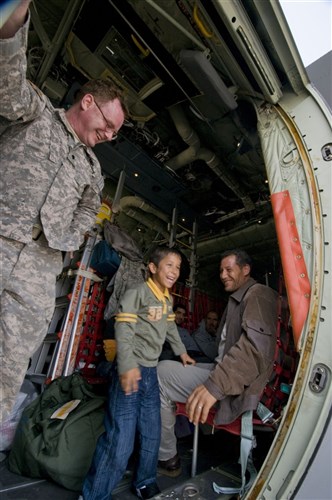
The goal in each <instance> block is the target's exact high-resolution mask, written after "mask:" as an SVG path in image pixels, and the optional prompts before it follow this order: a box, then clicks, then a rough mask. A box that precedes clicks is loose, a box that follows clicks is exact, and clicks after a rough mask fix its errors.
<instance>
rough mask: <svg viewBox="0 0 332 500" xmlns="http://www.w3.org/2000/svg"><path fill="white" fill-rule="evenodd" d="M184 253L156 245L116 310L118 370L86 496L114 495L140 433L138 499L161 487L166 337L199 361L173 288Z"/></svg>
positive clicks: (88, 499) (104, 498)
mask: <svg viewBox="0 0 332 500" xmlns="http://www.w3.org/2000/svg"><path fill="white" fill-rule="evenodd" d="M180 267H181V255H180V253H179V252H178V251H177V250H175V249H172V248H168V247H157V248H156V249H155V250H154V251H153V253H152V254H151V256H150V259H149V264H148V269H149V274H150V277H149V278H148V280H147V281H146V282H145V283H142V284H141V285H138V286H137V287H135V288H132V289H130V290H127V291H126V293H125V294H124V296H123V298H122V299H121V301H120V305H119V312H118V314H117V315H116V323H115V336H116V341H117V360H116V362H117V373H114V376H113V377H112V383H111V386H110V390H109V399H108V405H107V413H106V416H105V422H104V424H105V433H104V434H103V435H102V436H101V437H100V438H99V440H98V443H97V447H96V450H95V454H94V457H93V461H92V465H91V467H90V470H89V472H88V475H87V477H86V479H85V481H84V485H83V497H84V500H110V499H111V498H112V496H111V494H112V491H113V490H114V488H115V487H116V485H117V483H118V482H119V481H120V480H121V478H122V477H123V475H124V473H125V471H126V467H127V463H128V460H129V458H130V455H131V454H132V452H133V449H134V442H135V435H136V432H137V433H138V435H139V444H140V446H139V457H138V466H137V470H136V473H135V476H134V480H133V487H134V491H135V493H136V495H137V496H138V498H143V499H148V498H152V497H153V496H154V495H156V494H157V493H159V492H160V490H159V488H158V485H157V483H156V475H157V462H158V451H159V443H160V398H159V386H158V379H157V370H156V366H157V363H158V358H159V356H160V353H161V349H162V346H163V344H164V342H165V340H167V341H168V342H169V344H170V345H171V347H172V349H173V351H174V354H175V355H177V356H180V358H181V360H182V363H183V364H184V365H186V364H188V363H189V364H195V361H194V360H193V359H192V358H190V356H188V354H187V353H186V349H185V347H184V345H183V343H182V341H181V339H180V336H179V333H178V330H177V327H176V324H175V322H174V317H175V315H174V312H173V303H172V298H171V296H170V294H169V289H171V288H172V287H173V285H174V284H175V282H176V280H177V279H178V277H179V274H180Z"/></svg>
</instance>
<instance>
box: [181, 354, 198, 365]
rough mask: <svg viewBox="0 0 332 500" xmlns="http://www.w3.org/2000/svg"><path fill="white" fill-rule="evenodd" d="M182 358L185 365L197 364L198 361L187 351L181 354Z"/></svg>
mask: <svg viewBox="0 0 332 500" xmlns="http://www.w3.org/2000/svg"><path fill="white" fill-rule="evenodd" d="M180 358H181V361H182V363H183V365H184V366H187V365H195V364H196V361H195V360H194V359H193V358H191V357H190V356H189V354H187V353H186V352H185V353H184V354H181V355H180Z"/></svg>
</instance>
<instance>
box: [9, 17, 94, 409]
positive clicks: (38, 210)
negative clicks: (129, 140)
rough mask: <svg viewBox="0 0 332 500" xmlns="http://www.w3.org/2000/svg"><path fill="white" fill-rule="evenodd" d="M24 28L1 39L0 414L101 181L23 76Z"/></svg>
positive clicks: (89, 220) (44, 321)
mask: <svg viewBox="0 0 332 500" xmlns="http://www.w3.org/2000/svg"><path fill="white" fill-rule="evenodd" d="M27 32H28V22H27V23H26V24H25V25H24V27H22V28H21V29H20V30H19V31H18V32H17V33H16V35H15V36H14V37H13V38H10V39H6V40H0V65H1V72H0V115H1V117H0V132H1V136H0V148H1V149H0V151H1V168H2V175H1V180H0V182H1V184H0V193H1V201H0V204H1V225H0V236H1V242H0V243H1V256H0V258H1V262H2V269H1V304H0V305H1V323H0V332H1V344H2V345H1V360H0V361H1V374H0V375H1V377H0V378H1V392H0V398H1V401H0V402H1V407H2V411H3V419H5V418H6V416H8V412H9V411H10V409H11V407H12V405H13V403H14V401H15V396H16V395H17V393H18V391H19V388H20V385H21V383H22V382H23V378H24V374H25V371H26V369H27V364H28V359H29V357H30V356H31V354H33V352H34V351H35V350H36V349H37V348H38V347H39V345H40V343H41V342H42V340H43V338H44V336H45V335H46V333H47V326H48V323H49V321H50V319H51V315H52V311H53V309H54V298H55V297H54V295H55V279H56V275H57V274H58V273H59V272H60V271H61V266H62V264H61V263H62V259H61V251H74V250H77V249H78V248H79V246H80V245H81V244H82V242H83V239H84V233H85V232H86V231H87V230H88V229H89V228H90V227H91V226H92V225H93V224H94V221H95V216H96V213H97V211H98V209H99V207H100V192H101V190H102V187H103V178H102V176H101V171H100V165H99V162H98V160H97V158H96V157H95V155H94V153H93V152H92V150H91V149H90V148H88V147H87V146H85V145H84V144H82V143H81V142H80V140H79V139H78V137H77V136H76V134H75V132H74V131H73V130H72V128H71V127H70V125H69V123H68V122H67V120H66V117H65V113H64V111H63V110H60V109H54V108H53V106H52V104H51V103H50V101H49V100H48V99H47V97H46V96H45V95H44V94H43V93H42V92H40V90H38V89H37V88H36V87H35V86H34V85H33V84H31V83H30V82H28V81H27V80H26V78H25V74H26V56H25V52H26V44H27ZM36 227H39V228H41V230H42V234H41V235H38V229H37V230H36ZM33 228H35V229H33ZM33 231H34V232H33ZM33 235H34V237H36V236H38V239H37V240H36V241H34V240H33Z"/></svg>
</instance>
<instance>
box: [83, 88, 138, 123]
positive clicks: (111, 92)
mask: <svg viewBox="0 0 332 500" xmlns="http://www.w3.org/2000/svg"><path fill="white" fill-rule="evenodd" d="M86 94H92V95H93V96H94V97H95V98H97V99H98V100H99V101H100V102H107V101H114V99H119V101H120V104H121V108H122V111H123V113H124V115H125V118H127V117H128V107H127V103H126V101H125V98H124V94H123V92H122V90H121V89H120V88H119V87H117V86H116V85H114V83H112V82H110V81H108V80H102V79H97V80H89V81H87V82H86V83H85V84H84V85H82V87H81V88H80V89H79V90H78V91H77V92H76V94H75V98H74V102H78V101H80V100H81V99H82V98H83V97H84V96H85V95H86Z"/></svg>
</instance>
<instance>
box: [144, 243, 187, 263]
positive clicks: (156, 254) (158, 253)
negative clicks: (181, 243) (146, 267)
mask: <svg viewBox="0 0 332 500" xmlns="http://www.w3.org/2000/svg"><path fill="white" fill-rule="evenodd" d="M170 253H174V254H175V255H177V256H178V257H180V259H181V260H182V257H181V253H180V252H179V250H176V248H170V247H166V246H158V247H156V248H155V249H154V250H152V252H151V254H150V257H149V262H152V263H153V264H154V265H155V266H157V267H158V265H159V262H160V261H161V260H162V259H163V258H164V257H166V255H169V254H170Z"/></svg>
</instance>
